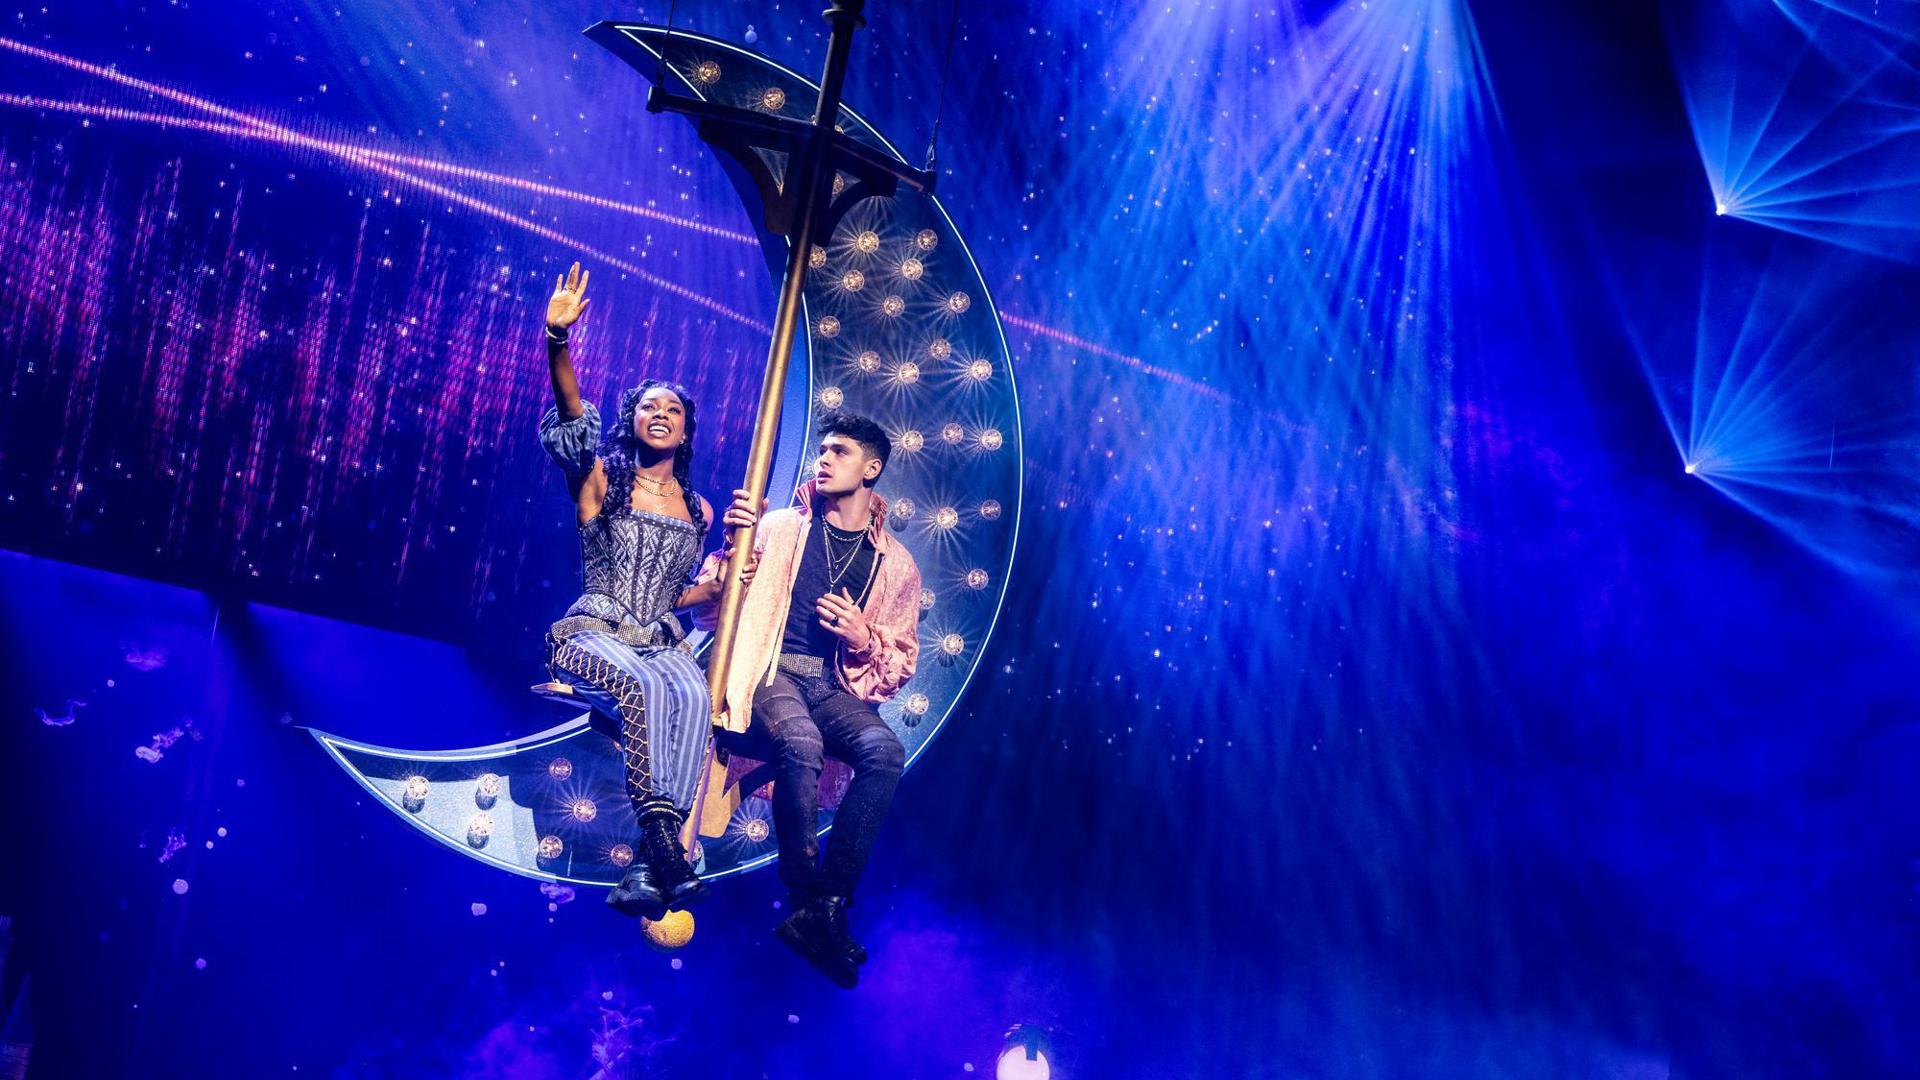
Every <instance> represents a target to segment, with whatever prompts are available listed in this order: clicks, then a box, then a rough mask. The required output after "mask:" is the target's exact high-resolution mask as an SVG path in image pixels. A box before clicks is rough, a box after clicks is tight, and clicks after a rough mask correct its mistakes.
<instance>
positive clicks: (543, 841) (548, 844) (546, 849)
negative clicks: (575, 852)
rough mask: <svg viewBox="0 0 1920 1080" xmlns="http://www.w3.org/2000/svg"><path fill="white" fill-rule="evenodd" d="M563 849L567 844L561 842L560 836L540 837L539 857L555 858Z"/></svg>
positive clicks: (565, 848)
mask: <svg viewBox="0 0 1920 1080" xmlns="http://www.w3.org/2000/svg"><path fill="white" fill-rule="evenodd" d="M565 850H567V845H565V844H563V843H561V842H560V838H559V837H557V836H543V837H541V838H540V857H541V858H543V859H557V858H559V857H560V853H561V852H563V851H565Z"/></svg>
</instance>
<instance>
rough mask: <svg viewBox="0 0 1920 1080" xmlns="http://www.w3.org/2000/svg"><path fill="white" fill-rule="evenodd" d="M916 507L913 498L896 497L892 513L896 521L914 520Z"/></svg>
mask: <svg viewBox="0 0 1920 1080" xmlns="http://www.w3.org/2000/svg"><path fill="white" fill-rule="evenodd" d="M914 509H915V508H914V505H913V500H912V499H895V500H894V501H893V508H892V511H891V513H892V516H893V519H894V520H895V521H912V520H913V514H914Z"/></svg>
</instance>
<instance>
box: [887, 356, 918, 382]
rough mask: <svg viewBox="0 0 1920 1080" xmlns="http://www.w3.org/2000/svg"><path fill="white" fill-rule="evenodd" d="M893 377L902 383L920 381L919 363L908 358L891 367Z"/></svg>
mask: <svg viewBox="0 0 1920 1080" xmlns="http://www.w3.org/2000/svg"><path fill="white" fill-rule="evenodd" d="M893 377H894V378H895V379H898V380H899V381H901V382H903V383H917V382H919V381H920V365H919V364H916V363H914V362H913V361H911V360H909V361H907V362H906V363H904V364H901V365H900V366H899V367H897V368H894V369H893Z"/></svg>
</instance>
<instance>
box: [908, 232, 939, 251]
mask: <svg viewBox="0 0 1920 1080" xmlns="http://www.w3.org/2000/svg"><path fill="white" fill-rule="evenodd" d="M913 246H914V247H917V248H919V249H920V250H921V251H932V250H933V249H934V248H936V247H939V246H940V235H939V234H938V233H936V232H934V231H933V230H932V229H921V230H920V231H919V232H917V233H914V234H913Z"/></svg>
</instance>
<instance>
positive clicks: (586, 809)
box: [567, 799, 600, 821]
mask: <svg viewBox="0 0 1920 1080" xmlns="http://www.w3.org/2000/svg"><path fill="white" fill-rule="evenodd" d="M567 812H568V813H570V814H572V815H573V820H575V821H592V820H593V819H594V818H597V817H599V816H600V807H599V806H597V805H595V804H594V801H593V800H592V799H575V800H573V805H572V806H569V807H567Z"/></svg>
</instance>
